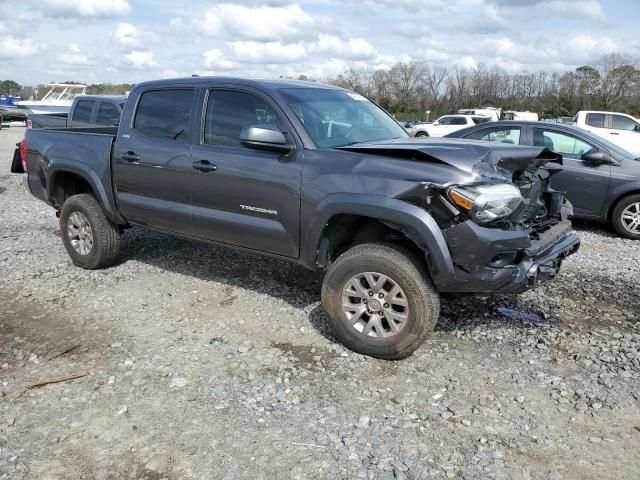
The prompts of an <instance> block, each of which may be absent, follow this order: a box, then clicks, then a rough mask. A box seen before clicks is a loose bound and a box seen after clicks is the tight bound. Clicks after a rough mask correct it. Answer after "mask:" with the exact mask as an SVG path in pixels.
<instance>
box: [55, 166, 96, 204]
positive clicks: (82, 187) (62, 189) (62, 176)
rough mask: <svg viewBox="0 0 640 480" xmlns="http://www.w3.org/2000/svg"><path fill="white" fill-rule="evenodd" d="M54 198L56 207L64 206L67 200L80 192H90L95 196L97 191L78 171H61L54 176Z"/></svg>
mask: <svg viewBox="0 0 640 480" xmlns="http://www.w3.org/2000/svg"><path fill="white" fill-rule="evenodd" d="M52 181H53V195H52V200H53V203H54V206H55V207H56V208H60V207H62V204H63V203H64V202H65V200H66V199H67V198H69V197H71V196H73V195H78V194H79V193H90V194H92V195H94V196H95V192H94V191H93V188H91V185H90V184H89V182H88V181H87V180H85V179H84V178H83V177H81V176H80V175H78V174H76V173H71V172H60V173H58V174H56V176H55V177H54V178H53V180H52Z"/></svg>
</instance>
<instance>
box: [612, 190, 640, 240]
mask: <svg viewBox="0 0 640 480" xmlns="http://www.w3.org/2000/svg"><path fill="white" fill-rule="evenodd" d="M611 222H612V223H613V228H615V230H616V232H618V233H619V234H620V235H621V236H623V237H626V238H631V239H633V240H640V195H629V196H628V197H625V198H623V199H622V200H620V201H619V202H618V204H617V205H616V207H615V208H614V209H613V213H612V214H611Z"/></svg>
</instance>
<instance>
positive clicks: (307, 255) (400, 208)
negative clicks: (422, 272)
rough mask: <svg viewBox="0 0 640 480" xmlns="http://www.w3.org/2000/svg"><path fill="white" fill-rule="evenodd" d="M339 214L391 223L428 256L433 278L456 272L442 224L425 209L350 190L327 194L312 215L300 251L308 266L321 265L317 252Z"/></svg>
mask: <svg viewBox="0 0 640 480" xmlns="http://www.w3.org/2000/svg"><path fill="white" fill-rule="evenodd" d="M340 214H351V215H360V216H363V217H369V218H373V219H376V220H380V221H383V222H385V223H386V224H389V225H392V226H393V228H396V229H397V230H399V231H401V232H402V233H404V234H405V235H406V236H407V237H408V238H409V239H411V240H412V241H413V242H415V243H416V245H418V247H419V248H420V249H421V250H423V251H424V252H425V254H426V255H428V256H429V269H430V270H431V273H432V275H433V279H434V281H436V282H437V280H436V279H437V278H438V277H440V276H441V275H453V273H454V267H453V261H452V259H451V254H450V253H449V247H448V246H447V243H446V241H445V238H444V235H443V234H442V231H441V230H440V227H439V226H438V224H437V223H436V221H435V220H434V219H433V217H432V216H431V215H430V214H429V213H428V212H427V211H426V210H424V209H422V208H420V207H417V206H416V205H412V204H410V203H407V202H404V201H402V200H398V199H395V198H388V197H379V196H375V195H366V194H350V193H337V194H331V195H327V196H326V197H324V198H323V199H322V200H321V201H320V203H319V204H318V205H317V207H316V209H315V210H314V212H313V213H312V214H311V216H310V218H309V221H308V222H307V225H308V228H306V230H305V232H306V233H304V237H303V243H302V247H303V248H302V251H301V261H302V263H303V264H304V265H305V266H307V267H309V268H318V264H317V255H318V249H319V245H320V242H321V240H322V235H323V232H324V229H325V228H326V226H327V224H328V223H329V220H331V218H333V217H334V216H336V215H340Z"/></svg>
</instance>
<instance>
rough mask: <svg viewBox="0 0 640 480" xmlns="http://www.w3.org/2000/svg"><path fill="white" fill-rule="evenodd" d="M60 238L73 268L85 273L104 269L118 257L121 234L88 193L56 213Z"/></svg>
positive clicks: (68, 201)
mask: <svg viewBox="0 0 640 480" xmlns="http://www.w3.org/2000/svg"><path fill="white" fill-rule="evenodd" d="M60 234H61V235H62V242H63V243H64V246H65V248H66V249H67V253H68V254H69V256H70V257H71V260H72V261H73V263H74V264H76V265H77V266H79V267H82V268H86V269H88V270H94V269H97V268H103V267H108V266H109V265H112V264H113V263H114V262H115V261H116V258H117V257H118V252H119V250H120V239H121V236H122V234H121V233H120V229H119V228H118V226H117V225H115V224H114V223H113V222H112V221H111V220H109V219H108V218H107V216H106V215H105V214H104V212H103V211H102V208H101V207H100V204H99V203H98V201H97V200H96V199H95V197H93V195H90V194H88V193H82V194H80V195H73V196H72V197H69V198H68V199H67V200H66V201H65V202H64V204H63V205H62V208H61V209H60Z"/></svg>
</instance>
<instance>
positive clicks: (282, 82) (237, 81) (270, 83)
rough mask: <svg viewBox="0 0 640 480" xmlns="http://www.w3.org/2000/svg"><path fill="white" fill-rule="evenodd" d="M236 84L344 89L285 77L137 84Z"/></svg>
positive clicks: (218, 78)
mask: <svg viewBox="0 0 640 480" xmlns="http://www.w3.org/2000/svg"><path fill="white" fill-rule="evenodd" d="M190 83H193V84H202V83H209V84H216V83H219V84H236V85H244V86H253V87H261V88H268V89H274V90H277V89H281V88H324V89H335V90H343V89H342V88H340V87H336V86H334V85H328V84H326V83H318V82H310V81H306V80H285V79H275V80H269V79H261V78H238V77H206V76H203V77H200V76H196V77H182V78H167V79H163V80H151V81H148V82H141V83H139V84H137V85H136V88H138V87H150V86H156V85H157V86H160V85H174V84H182V85H184V84H190Z"/></svg>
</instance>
